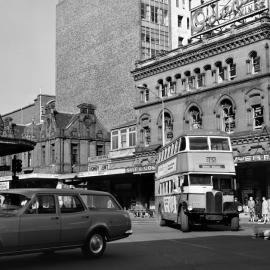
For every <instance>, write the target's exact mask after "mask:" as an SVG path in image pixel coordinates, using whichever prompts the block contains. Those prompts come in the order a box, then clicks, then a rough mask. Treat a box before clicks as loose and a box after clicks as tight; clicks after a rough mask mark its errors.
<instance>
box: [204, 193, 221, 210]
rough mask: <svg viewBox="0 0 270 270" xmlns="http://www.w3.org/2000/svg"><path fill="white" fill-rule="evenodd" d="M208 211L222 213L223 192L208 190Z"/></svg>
mask: <svg viewBox="0 0 270 270" xmlns="http://www.w3.org/2000/svg"><path fill="white" fill-rule="evenodd" d="M206 213H209V214H212V213H213V214H214V213H222V193H221V192H216V193H215V194H214V193H213V192H206Z"/></svg>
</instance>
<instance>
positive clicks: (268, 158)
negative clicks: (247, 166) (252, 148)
mask: <svg viewBox="0 0 270 270" xmlns="http://www.w3.org/2000/svg"><path fill="white" fill-rule="evenodd" d="M255 161H270V154H265V155H252V156H237V157H234V162H235V163H241V162H255Z"/></svg>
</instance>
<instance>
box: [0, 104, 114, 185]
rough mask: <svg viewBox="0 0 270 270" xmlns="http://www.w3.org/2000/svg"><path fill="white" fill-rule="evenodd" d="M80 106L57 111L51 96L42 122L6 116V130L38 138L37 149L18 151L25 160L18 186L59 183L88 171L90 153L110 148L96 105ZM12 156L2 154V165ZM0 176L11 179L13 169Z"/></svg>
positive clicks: (27, 137) (3, 179)
mask: <svg viewBox="0 0 270 270" xmlns="http://www.w3.org/2000/svg"><path fill="white" fill-rule="evenodd" d="M78 109H79V112H78V113H75V114H67V113H61V112H58V111H56V109H55V101H54V100H51V101H50V102H48V103H47V105H46V107H45V112H44V116H43V122H42V123H35V121H33V122H32V123H31V124H28V125H17V124H15V123H14V122H13V121H12V118H11V117H7V118H4V122H8V124H6V125H5V126H6V128H5V129H4V131H3V132H7V131H8V127H10V128H13V129H14V133H20V137H21V138H22V139H27V140H31V141H35V142H36V146H35V148H34V150H32V151H28V152H24V153H22V154H19V155H17V158H18V159H21V160H22V172H21V173H19V174H18V176H19V180H20V181H19V183H18V184H19V186H22V187H56V185H57V184H58V183H59V181H60V182H63V181H64V180H65V179H67V178H68V179H70V178H71V179H73V178H76V177H77V174H78V173H79V172H82V171H84V172H85V171H86V172H87V171H88V160H89V158H90V157H92V156H101V155H104V154H105V152H108V150H109V147H110V136H109V133H108V132H107V131H106V130H105V129H104V127H103V126H102V125H101V124H100V122H99V120H98V119H97V117H96V115H95V110H96V108H95V106H93V105H91V104H85V103H84V104H80V105H79V106H78ZM10 128H9V129H10ZM11 159H12V156H3V157H2V158H1V160H0V165H1V164H7V165H10V164H11ZM0 178H1V179H0V180H1V181H2V182H3V181H7V182H9V181H11V180H12V178H11V172H10V171H5V172H1V177H0ZM77 184H80V182H77ZM83 187H87V185H86V186H83Z"/></svg>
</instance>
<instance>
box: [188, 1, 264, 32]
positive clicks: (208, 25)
mask: <svg viewBox="0 0 270 270" xmlns="http://www.w3.org/2000/svg"><path fill="white" fill-rule="evenodd" d="M267 9H268V1H267V0H256V1H254V0H229V1H228V0H226V1H225V0H213V1H208V2H207V3H205V4H202V5H200V6H199V7H196V8H194V9H193V10H191V23H192V28H191V35H192V36H193V37H195V36H199V35H202V34H205V33H208V32H210V31H213V30H216V29H218V28H221V27H225V26H228V25H230V24H233V23H236V22H240V21H241V20H243V19H245V18H248V17H250V18H251V17H255V15H257V14H261V13H263V12H264V11H265V10H267Z"/></svg>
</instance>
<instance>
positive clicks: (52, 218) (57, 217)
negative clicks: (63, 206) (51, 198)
mask: <svg viewBox="0 0 270 270" xmlns="http://www.w3.org/2000/svg"><path fill="white" fill-rule="evenodd" d="M51 219H59V217H51Z"/></svg>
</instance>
